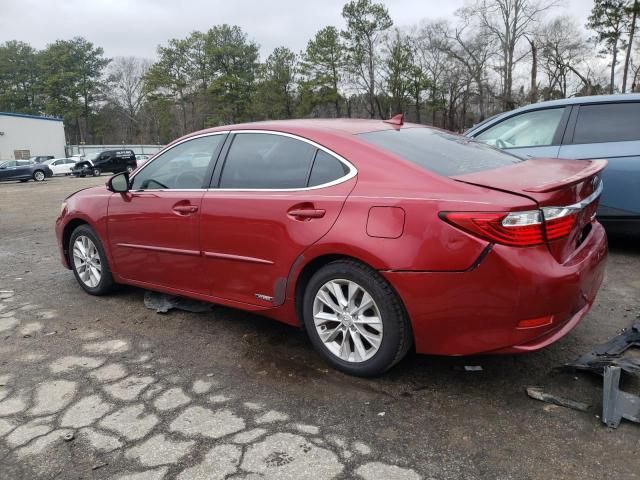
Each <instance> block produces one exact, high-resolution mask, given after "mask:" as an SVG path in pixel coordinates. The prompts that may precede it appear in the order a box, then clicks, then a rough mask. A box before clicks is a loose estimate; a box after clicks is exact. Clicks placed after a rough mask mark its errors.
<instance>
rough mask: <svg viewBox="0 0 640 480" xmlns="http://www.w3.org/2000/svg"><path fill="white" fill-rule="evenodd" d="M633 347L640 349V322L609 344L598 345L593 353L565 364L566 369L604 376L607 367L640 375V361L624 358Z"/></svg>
mask: <svg viewBox="0 0 640 480" xmlns="http://www.w3.org/2000/svg"><path fill="white" fill-rule="evenodd" d="M631 347H640V321H638V322H636V323H635V324H634V325H633V326H632V327H631V328H627V329H625V330H623V331H622V333H620V335H617V336H615V337H613V338H612V339H611V340H609V341H608V342H606V343H603V344H601V345H597V346H596V347H594V348H593V350H591V352H589V353H586V354H584V355H582V356H581V357H579V358H578V359H576V360H574V361H573V362H570V363H567V364H565V366H564V368H569V369H575V370H586V371H589V372H593V373H597V374H599V375H604V370H605V368H606V367H609V366H617V367H620V368H621V369H622V370H624V371H625V372H627V373H630V374H632V375H640V359H634V358H624V357H623V356H622V355H623V354H624V353H625V352H626V351H627V350H628V349H629V348H631Z"/></svg>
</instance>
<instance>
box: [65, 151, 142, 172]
mask: <svg viewBox="0 0 640 480" xmlns="http://www.w3.org/2000/svg"><path fill="white" fill-rule="evenodd" d="M136 167H137V163H136V156H135V154H134V153H133V150H106V151H104V152H101V153H100V154H98V155H97V156H96V157H95V158H94V159H93V160H83V161H80V162H78V163H76V165H75V166H74V167H73V168H72V169H71V173H72V174H73V175H75V176H76V177H85V176H87V175H93V176H94V177H97V176H98V175H100V174H101V173H102V172H109V173H120V172H129V173H130V172H133V171H134V170H135V169H136Z"/></svg>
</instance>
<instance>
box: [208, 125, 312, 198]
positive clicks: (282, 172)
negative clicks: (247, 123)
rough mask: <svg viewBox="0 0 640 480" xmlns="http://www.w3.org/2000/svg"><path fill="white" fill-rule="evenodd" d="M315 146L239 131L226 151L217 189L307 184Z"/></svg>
mask: <svg viewBox="0 0 640 480" xmlns="http://www.w3.org/2000/svg"><path fill="white" fill-rule="evenodd" d="M314 152H315V147H313V146H312V145H310V144H309V143H307V142H303V141H301V140H297V139H295V138H291V137H288V136H284V135H275V134H269V133H238V134H236V135H235V137H234V139H233V143H232V144H231V147H230V149H229V153H228V154H227V158H226V160H225V163H224V167H223V169H222V174H221V176H220V188H239V189H253V188H259V189H283V188H303V187H306V183H307V174H308V173H309V168H310V166H311V161H312V160H313V154H314Z"/></svg>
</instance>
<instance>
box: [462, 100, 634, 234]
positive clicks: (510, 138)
mask: <svg viewBox="0 0 640 480" xmlns="http://www.w3.org/2000/svg"><path fill="white" fill-rule="evenodd" d="M465 135H467V136H469V137H472V138H475V139H476V140H479V141H481V142H484V143H487V144H490V145H493V146H495V147H498V148H500V149H503V150H506V151H508V152H509V153H512V154H515V155H518V156H521V157H523V158H537V157H541V158H569V159H577V160H590V159H594V158H604V159H607V160H608V162H609V163H608V165H607V168H606V169H605V171H604V172H603V173H602V180H603V182H604V191H603V193H602V200H601V201H600V207H599V208H598V219H599V220H600V221H601V222H602V223H603V224H604V226H605V227H606V228H607V229H608V230H610V231H622V232H625V233H633V232H635V233H640V94H624V95H599V96H593V97H576V98H567V99H563V100H555V101H550V102H542V103H536V104H533V105H528V106H526V107H522V108H519V109H517V110H513V111H511V112H506V113H502V114H500V115H497V116H495V117H492V118H490V119H488V120H486V121H484V122H483V123H481V124H479V125H476V126H474V127H473V128H471V129H470V130H469V131H467V132H466V133H465Z"/></svg>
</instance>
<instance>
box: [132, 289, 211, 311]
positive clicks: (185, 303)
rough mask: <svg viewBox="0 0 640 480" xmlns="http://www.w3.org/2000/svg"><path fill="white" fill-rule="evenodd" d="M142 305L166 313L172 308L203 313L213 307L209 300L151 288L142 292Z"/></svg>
mask: <svg viewBox="0 0 640 480" xmlns="http://www.w3.org/2000/svg"><path fill="white" fill-rule="evenodd" d="M144 306H145V307H147V308H148V309H149V310H155V311H156V313H167V312H168V311H169V310H173V309H176V310H184V311H185V312H191V313H205V312H210V311H212V310H213V308H214V305H213V304H212V303H209V302H201V301H199V300H193V299H191V298H186V297H178V296H177V295H169V294H168V293H161V292H154V291H151V290H147V291H146V292H144Z"/></svg>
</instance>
